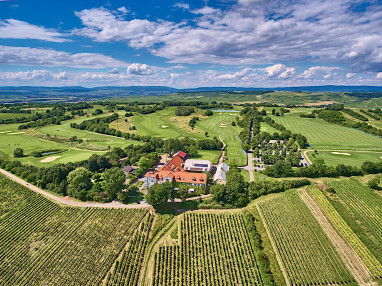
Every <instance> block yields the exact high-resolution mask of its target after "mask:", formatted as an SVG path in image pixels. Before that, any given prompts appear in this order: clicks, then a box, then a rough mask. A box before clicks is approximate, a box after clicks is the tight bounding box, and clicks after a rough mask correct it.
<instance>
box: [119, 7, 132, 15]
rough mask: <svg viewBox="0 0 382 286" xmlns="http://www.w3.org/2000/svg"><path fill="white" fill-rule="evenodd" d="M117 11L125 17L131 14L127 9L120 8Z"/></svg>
mask: <svg viewBox="0 0 382 286" xmlns="http://www.w3.org/2000/svg"><path fill="white" fill-rule="evenodd" d="M117 11H119V12H121V13H122V14H123V15H126V14H127V13H129V10H127V9H126V7H119V8H118V9H117Z"/></svg>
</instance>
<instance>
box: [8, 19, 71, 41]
mask: <svg viewBox="0 0 382 286" xmlns="http://www.w3.org/2000/svg"><path fill="white" fill-rule="evenodd" d="M64 36H65V35H64V34H61V33H59V32H57V31H55V30H54V29H46V28H44V27H41V26H36V25H32V24H29V23H27V22H24V21H19V20H14V19H7V20H3V21H1V20H0V38H1V39H34V40H42V41H48V42H57V43H62V42H67V41H69V40H68V39H64V38H63V37H64Z"/></svg>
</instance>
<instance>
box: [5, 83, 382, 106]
mask: <svg viewBox="0 0 382 286" xmlns="http://www.w3.org/2000/svg"><path fill="white" fill-rule="evenodd" d="M272 91H291V92H355V93H356V92H358V93H360V92H363V93H369V92H382V86H337V85H325V86H301V87H275V88H257V87H253V88H246V87H198V88H187V89H177V88H172V87H166V86H124V87H119V86H103V87H93V88H86V87H81V86H67V87H44V86H2V87H0V103H7V102H8V103H18V102H61V101H91V100H105V99H111V98H130V99H135V98H136V99H137V100H139V99H140V98H145V99H146V100H147V99H148V98H150V97H151V96H153V97H155V99H158V96H159V97H160V96H163V95H169V94H174V93H177V94H186V93H187V94H192V93H203V92H204V93H222V92H223V93H226V96H229V95H230V94H231V93H232V94H233V93H237V92H243V93H247V94H248V95H250V94H252V95H255V94H263V93H266V92H272ZM376 97H379V96H376ZM193 99H194V98H193Z"/></svg>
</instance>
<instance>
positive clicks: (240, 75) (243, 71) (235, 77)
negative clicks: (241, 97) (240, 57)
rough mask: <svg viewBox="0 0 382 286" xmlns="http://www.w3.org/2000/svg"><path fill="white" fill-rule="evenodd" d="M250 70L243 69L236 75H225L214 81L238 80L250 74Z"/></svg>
mask: <svg viewBox="0 0 382 286" xmlns="http://www.w3.org/2000/svg"><path fill="white" fill-rule="evenodd" d="M251 70H252V69H250V68H244V69H242V70H241V71H238V72H236V73H227V74H222V75H219V76H217V77H216V79H228V80H238V79H241V78H243V77H244V76H246V75H248V74H249V73H250V72H251Z"/></svg>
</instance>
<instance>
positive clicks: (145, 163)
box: [138, 157, 150, 171]
mask: <svg viewBox="0 0 382 286" xmlns="http://www.w3.org/2000/svg"><path fill="white" fill-rule="evenodd" d="M138 167H139V169H140V170H141V171H144V170H147V169H148V168H149V167H150V160H149V159H147V158H146V157H142V158H141V159H139V161H138Z"/></svg>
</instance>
